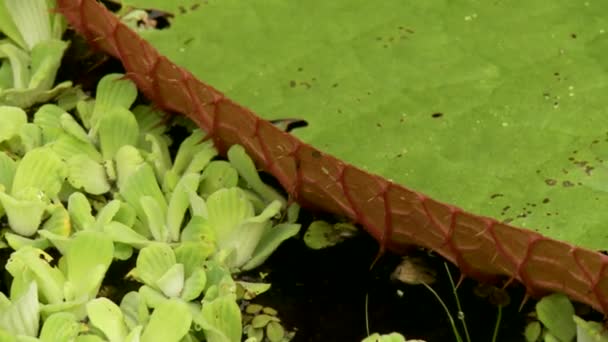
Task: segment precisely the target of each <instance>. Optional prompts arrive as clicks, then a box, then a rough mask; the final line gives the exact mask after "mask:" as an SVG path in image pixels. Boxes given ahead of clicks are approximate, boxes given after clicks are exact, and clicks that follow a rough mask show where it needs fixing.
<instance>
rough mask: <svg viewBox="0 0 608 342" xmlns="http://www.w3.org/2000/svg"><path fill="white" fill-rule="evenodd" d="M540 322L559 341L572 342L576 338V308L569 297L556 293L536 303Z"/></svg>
mask: <svg viewBox="0 0 608 342" xmlns="http://www.w3.org/2000/svg"><path fill="white" fill-rule="evenodd" d="M536 314H537V315H538V320H539V321H540V322H541V323H542V324H543V325H544V326H545V327H546V328H547V330H548V331H549V332H550V333H551V334H552V335H554V336H555V337H556V338H557V339H558V340H559V341H571V340H572V339H573V338H574V336H576V323H574V319H573V318H572V317H573V316H574V307H573V306H572V303H570V300H569V299H568V297H566V296H565V295H563V294H559V293H555V294H551V295H549V296H546V297H543V298H542V299H541V300H540V301H538V303H536Z"/></svg>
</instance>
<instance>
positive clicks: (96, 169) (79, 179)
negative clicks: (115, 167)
mask: <svg viewBox="0 0 608 342" xmlns="http://www.w3.org/2000/svg"><path fill="white" fill-rule="evenodd" d="M67 166H68V181H69V182H70V184H71V185H72V186H73V187H74V188H76V189H83V190H84V191H85V192H87V193H89V194H93V195H101V194H104V193H106V192H108V191H110V188H111V187H110V183H108V178H107V175H106V171H105V168H104V167H103V165H101V164H99V163H98V162H96V161H95V160H93V159H91V158H89V157H88V156H86V155H84V154H79V155H76V156H73V157H72V158H70V159H68V162H67Z"/></svg>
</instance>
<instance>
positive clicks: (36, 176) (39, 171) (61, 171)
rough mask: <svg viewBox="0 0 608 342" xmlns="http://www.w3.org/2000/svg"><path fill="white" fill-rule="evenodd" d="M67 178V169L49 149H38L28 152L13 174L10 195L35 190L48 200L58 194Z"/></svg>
mask: <svg viewBox="0 0 608 342" xmlns="http://www.w3.org/2000/svg"><path fill="white" fill-rule="evenodd" d="M66 176H67V167H66V165H65V163H64V162H63V161H61V159H60V158H59V157H58V156H57V154H55V153H54V152H53V151H52V150H51V149H49V148H47V147H40V148H36V149H33V150H31V151H30V152H28V153H27V154H26V155H25V156H24V157H23V159H21V162H19V166H17V171H16V172H15V178H14V179H13V187H12V194H14V195H17V192H18V191H19V190H22V189H25V188H30V187H31V188H35V189H39V190H41V191H43V192H44V193H45V195H46V196H48V197H49V198H54V197H56V196H57V194H58V193H59V190H60V189H61V185H62V183H63V182H64V180H65V178H66Z"/></svg>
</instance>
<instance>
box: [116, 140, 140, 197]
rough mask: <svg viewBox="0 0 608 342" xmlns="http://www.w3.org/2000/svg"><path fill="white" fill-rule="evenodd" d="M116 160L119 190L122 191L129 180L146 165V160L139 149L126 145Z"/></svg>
mask: <svg viewBox="0 0 608 342" xmlns="http://www.w3.org/2000/svg"><path fill="white" fill-rule="evenodd" d="M115 160H116V174H117V175H116V178H117V179H118V188H119V189H122V188H123V187H124V184H125V182H126V181H127V179H129V177H131V175H132V174H133V173H135V172H136V171H137V170H138V168H139V166H141V165H142V164H143V163H144V158H143V157H142V156H141V153H140V152H139V150H138V149H137V148H135V147H133V146H129V145H126V146H123V147H121V148H120V149H119V150H118V152H117V153H116V158H115Z"/></svg>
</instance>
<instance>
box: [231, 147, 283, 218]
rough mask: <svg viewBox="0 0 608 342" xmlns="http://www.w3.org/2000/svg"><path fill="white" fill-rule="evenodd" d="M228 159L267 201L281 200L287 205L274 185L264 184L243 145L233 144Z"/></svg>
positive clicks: (252, 187)
mask: <svg viewBox="0 0 608 342" xmlns="http://www.w3.org/2000/svg"><path fill="white" fill-rule="evenodd" d="M228 160H229V161H230V164H232V166H233V167H234V168H235V169H237V171H238V172H239V175H240V176H241V177H242V178H243V179H245V180H246V181H247V184H248V185H249V186H250V187H251V189H253V190H254V191H255V192H257V193H258V194H259V195H260V196H262V197H263V198H264V199H265V200H266V201H267V202H271V201H279V202H281V206H283V207H285V206H286V203H287V202H286V201H285V198H283V196H281V194H279V193H278V192H277V191H276V190H275V189H274V188H273V187H271V186H269V185H266V184H264V182H262V179H260V175H259V173H258V170H257V168H256V167H255V164H254V163H253V160H251V157H249V156H248V155H247V153H246V152H245V149H244V148H243V146H240V145H233V146H232V147H230V149H229V150H228Z"/></svg>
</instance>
